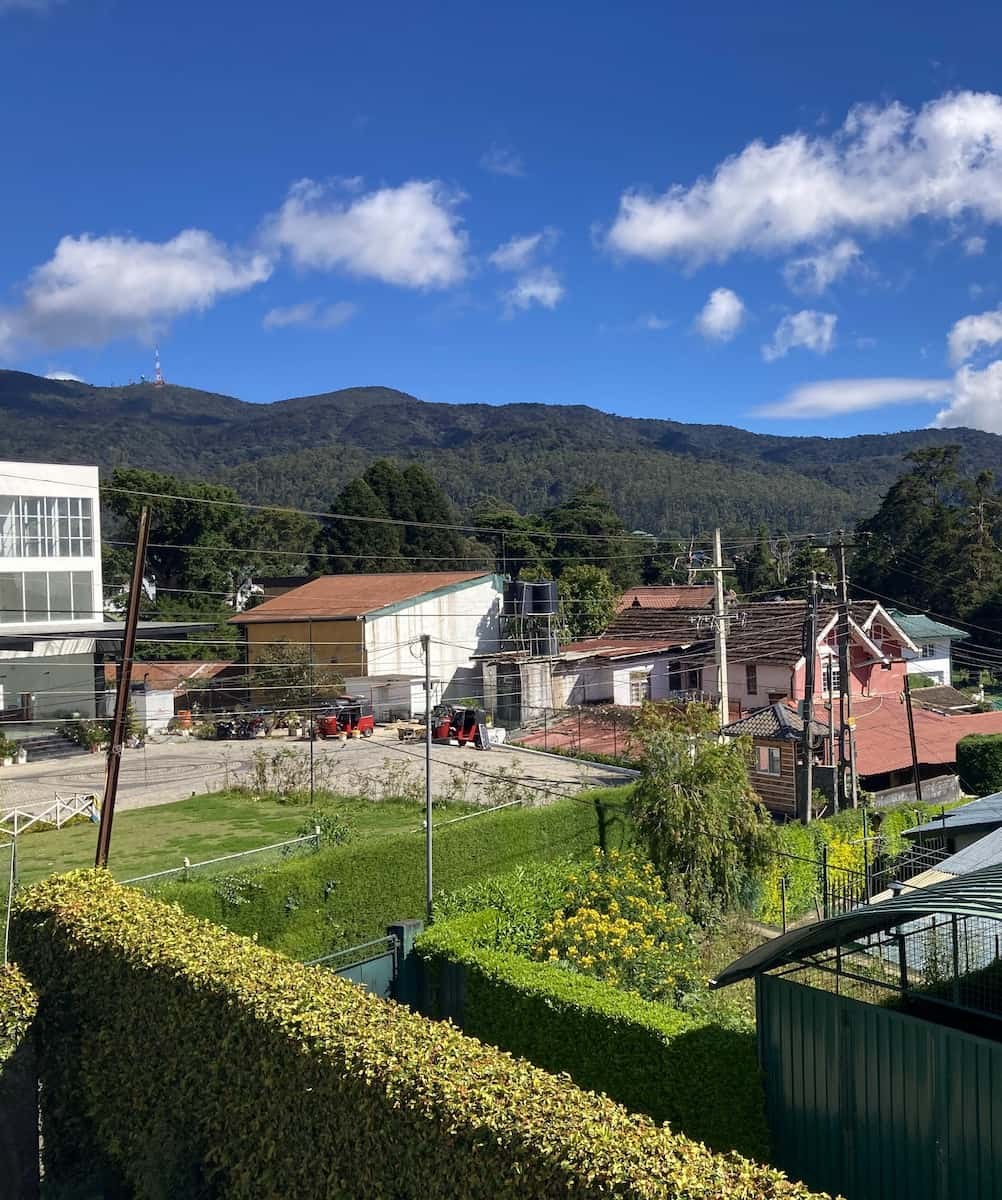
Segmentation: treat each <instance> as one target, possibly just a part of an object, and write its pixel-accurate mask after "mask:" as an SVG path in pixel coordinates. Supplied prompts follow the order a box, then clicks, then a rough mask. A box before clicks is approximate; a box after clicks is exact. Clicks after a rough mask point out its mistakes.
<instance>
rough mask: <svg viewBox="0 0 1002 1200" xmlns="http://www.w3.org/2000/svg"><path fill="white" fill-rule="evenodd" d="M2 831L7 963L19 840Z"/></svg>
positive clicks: (1, 909)
mask: <svg viewBox="0 0 1002 1200" xmlns="http://www.w3.org/2000/svg"><path fill="white" fill-rule="evenodd" d="M2 834H3V831H0V918H2V920H3V964H4V966H6V965H7V956H8V951H9V948H10V914H11V909H12V908H13V905H14V893H15V892H16V891H17V841H16V839H15V838H13V837H11V836H10V834H8V835H7V839H9V840H4V838H3V836H2Z"/></svg>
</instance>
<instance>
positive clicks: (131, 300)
mask: <svg viewBox="0 0 1002 1200" xmlns="http://www.w3.org/2000/svg"><path fill="white" fill-rule="evenodd" d="M270 274H271V263H270V262H269V260H268V259H267V258H266V257H265V256H264V255H263V254H253V255H242V254H238V253H236V252H235V251H233V250H231V249H230V248H228V247H227V246H225V245H223V243H222V242H218V241H216V239H215V238H213V237H212V236H211V235H210V234H208V233H206V232H205V231H204V230H201V229H186V230H184V231H183V232H181V233H179V234H178V235H177V237H174V238H171V239H170V241H167V242H144V241H140V240H139V239H137V238H126V237H92V236H90V235H88V234H84V235H82V236H80V237H64V238H63V239H62V240H61V241H60V242H59V244H58V246H57V247H56V251H55V254H53V256H52V258H51V259H50V260H49V261H48V262H47V263H44V264H43V265H42V266H40V267H36V268H35V270H34V271H33V272H32V273H31V275H30V276H29V278H28V281H27V283H26V284H25V285H24V288H23V289H22V291H23V297H22V302H21V304H20V305H19V306H17V307H16V308H12V309H8V310H7V311H6V312H0V346H2V345H3V344H4V343H8V344H12V343H14V342H36V343H40V344H42V345H45V346H53V347H55V346H97V345H101V344H103V343H104V342H108V341H111V340H112V339H113V338H117V337H129V336H132V337H140V338H145V339H147V340H151V339H152V338H153V337H154V336H155V335H156V333H157V332H158V331H161V330H162V329H163V328H164V327H165V326H166V325H167V323H168V322H169V321H170V320H171V319H172V318H174V317H178V316H181V315H182V314H183V313H187V312H197V311H203V310H205V309H207V308H209V307H211V306H212V305H213V304H214V303H215V302H216V301H217V300H218V299H220V297H222V296H225V295H227V294H229V293H232V292H242V291H246V290H247V289H248V288H251V287H253V286H254V285H255V284H258V283H261V282H262V281H263V280H265V279H267V278H268V276H269V275H270Z"/></svg>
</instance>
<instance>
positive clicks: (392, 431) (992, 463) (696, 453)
mask: <svg viewBox="0 0 1002 1200" xmlns="http://www.w3.org/2000/svg"><path fill="white" fill-rule="evenodd" d="M615 401H616V397H610V405H611V404H614V403H615ZM672 407H673V408H674V410H675V411H678V412H684V411H685V399H684V397H679V398H676V399H674V400H673V402H672ZM0 421H2V429H3V438H2V447H3V449H2V454H3V456H4V457H8V458H15V459H28V460H32V459H34V460H51V461H62V462H96V463H98V464H99V465H101V466H102V467H103V468H106V469H110V468H112V467H114V466H125V465H128V466H137V467H148V468H152V469H155V470H158V471H165V472H169V473H172V474H176V475H179V476H182V477H188V478H192V479H211V480H214V481H218V482H222V483H227V484H229V485H231V486H232V487H234V488H235V489H236V490H237V492H238V493H239V494H240V495H241V496H243V497H244V498H246V499H250V500H255V501H264V502H279V503H283V504H294V505H301V506H306V507H310V508H317V509H327V508H329V507H330V504H331V502H332V500H333V499H334V497H335V496H337V495H338V493H339V492H340V491H341V490H342V489H343V488H344V487H345V486H346V485H347V484H348V483H349V482H350V481H351V480H352V479H354V478H356V477H357V476H358V475H359V474H360V473H361V472H362V471H364V470H365V469H366V468H367V467H368V466H369V465H370V464H371V463H372V462H373V461H374V460H376V459H377V458H382V457H387V456H389V457H393V458H395V459H397V460H399V461H401V462H403V463H406V462H407V461H415V460H416V461H420V462H421V464H422V465H424V466H425V467H426V468H427V469H428V470H429V471H430V472H431V473H432V475H433V476H434V477H435V478H436V479H437V480H438V481H439V482H440V483H441V484H442V486H443V487H444V489H445V491H446V493H447V494H448V495H449V497H450V498H451V499H452V500H453V501H454V502H455V503H456V504H457V505H458V506H459V508H460V512H461V513H462V512H464V511H467V510H468V509H469V508H470V507H471V506H472V504H473V502H474V501H475V500H476V499H477V498H478V497H480V496H483V495H489V496H493V497H496V498H498V499H500V500H503V501H505V502H507V503H509V504H512V505H513V506H514V507H515V508H517V509H518V510H520V511H523V512H536V511H540V510H542V509H545V508H547V507H550V506H553V505H555V504H558V503H560V502H561V501H563V500H566V499H567V498H569V497H570V496H572V495H573V494H575V493H576V492H577V491H578V490H580V488H581V487H582V486H586V485H587V484H588V483H591V482H599V483H601V485H602V487H603V488H604V489H605V491H606V492H607V494H608V495H609V497H610V499H611V501H612V503H613V505H614V507H615V508H616V510H617V511H618V512H619V513H620V514H621V515H622V516H623V518H624V520H625V521H626V523H627V525H628V526H629V527H636V528H643V529H648V530H650V531H652V532H655V533H658V534H682V535H684V534H687V533H689V532H690V531H691V530H692V529H693V528H701V529H705V528H707V527H709V526H711V525H714V524H717V523H719V524H721V525H723V526H724V528H725V529H726V530H747V529H749V528H754V527H756V526H757V525H758V524H759V523H760V522H764V523H765V524H767V525H768V526H769V527H770V529H773V530H789V531H792V532H797V531H801V530H821V529H830V528H832V527H834V526H836V525H841V524H852V523H853V521H854V520H855V519H856V518H857V517H860V516H862V515H865V514H868V513H871V512H873V511H874V510H875V509H876V507H877V505H878V504H879V501H880V497H881V496H882V495H883V494H884V493H885V492H886V491H887V489H888V488H889V487H890V486H891V484H892V483H893V482H894V480H895V479H896V478H897V477H898V475H899V474H900V471H901V460H902V456H903V455H904V454H905V453H907V452H909V451H911V450H915V449H919V448H922V447H927V446H944V445H947V444H956V445H959V446H960V447H961V457H960V464H959V465H960V467H961V468H962V469H963V470H964V471H966V472H967V473H968V474H971V475H974V474H976V473H977V472H978V471H980V470H983V469H986V468H987V469H992V470H995V471H996V472H1002V437H999V436H997V435H994V434H988V433H981V432H978V431H976V430H965V429H951V430H918V431H914V432H910V433H898V434H887V435H874V436H864V437H852V438H843V439H826V438H795V437H773V436H767V435H762V434H753V433H748V432H746V431H745V430H741V429H736V428H732V427H730V426H714V425H695V424H693V425H689V424H685V423H682V422H679V421H674V420H638V419H633V418H626V417H617V416H612V415H610V414H608V413H603V412H599V411H597V410H596V409H592V408H586V407H583V406H570V407H552V406H547V405H541V404H512V405H504V406H497V407H492V406H490V405H484V404H477V403H470V404H462V405H453V404H433V403H428V402H426V401H422V400H417V399H415V398H414V397H412V396H408V395H406V394H405V393H403V392H398V391H394V390H392V389H389V388H380V387H366V388H347V389H343V390H341V391H336V392H329V393H326V394H324V395H319V396H306V397H300V398H298V399H291V400H282V401H278V402H276V403H274V404H247V403H245V402H243V401H240V400H237V399H234V398H233V397H230V396H221V395H217V394H214V393H210V392H201V391H197V390H195V389H190V388H182V387H177V386H173V385H168V386H166V387H164V388H161V389H157V388H154V387H153V386H152V385H150V384H146V383H144V384H135V385H130V386H128V387H117V388H95V387H91V386H89V385H87V384H83V383H75V382H64V381H54V380H47V379H41V378H39V377H37V376H34V375H26V374H23V373H20V372H14V371H0Z"/></svg>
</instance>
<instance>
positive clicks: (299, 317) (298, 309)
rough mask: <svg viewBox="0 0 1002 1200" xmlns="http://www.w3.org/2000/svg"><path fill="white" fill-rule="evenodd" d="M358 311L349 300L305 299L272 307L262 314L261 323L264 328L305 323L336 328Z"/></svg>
mask: <svg viewBox="0 0 1002 1200" xmlns="http://www.w3.org/2000/svg"><path fill="white" fill-rule="evenodd" d="M357 311H358V308H357V306H356V305H354V304H352V303H351V301H350V300H339V301H338V302H337V303H336V304H320V303H318V302H317V301H316V300H306V301H304V302H303V303H302V304H290V305H288V307H286V308H272V309H269V311H268V312H266V313H265V314H264V319H263V320H262V322H261V324H262V325H263V326H264V328H265V329H285V328H287V327H288V326H289V325H306V326H309V328H311V329H336V328H337V327H338V326H339V325H344V324H346V323H347V322H348V321H350V320H351V319H352V317H353V316H354V315H355V313H356V312H357Z"/></svg>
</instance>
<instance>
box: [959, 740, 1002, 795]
mask: <svg viewBox="0 0 1002 1200" xmlns="http://www.w3.org/2000/svg"><path fill="white" fill-rule="evenodd" d="M957 774H958V775H959V776H960V780H961V783H962V785H963V788H964V791H965V792H967V793H969V794H970V795H972V796H990V795H992V794H993V793H995V792H1002V733H969V734H968V735H967V737H963V738H961V739H960V741H959V742H958V743H957Z"/></svg>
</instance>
